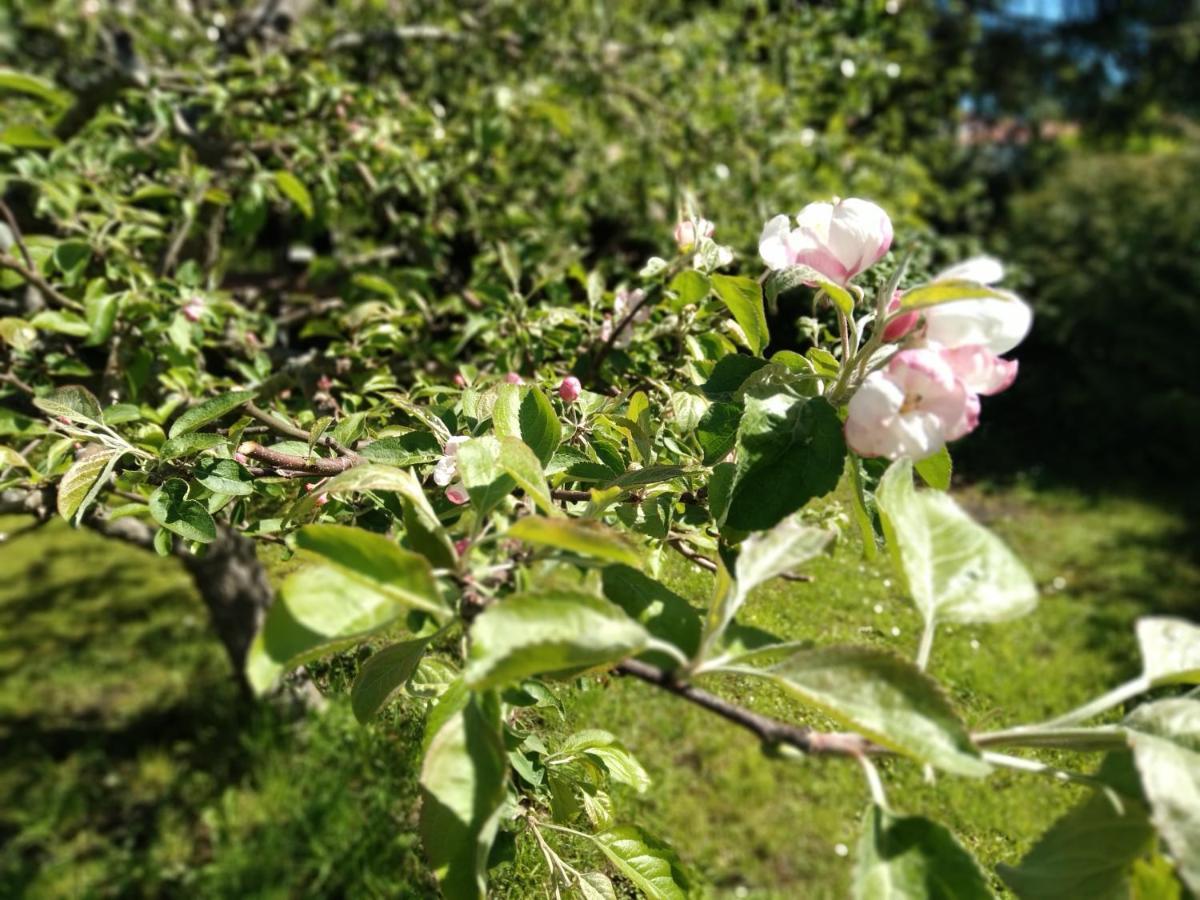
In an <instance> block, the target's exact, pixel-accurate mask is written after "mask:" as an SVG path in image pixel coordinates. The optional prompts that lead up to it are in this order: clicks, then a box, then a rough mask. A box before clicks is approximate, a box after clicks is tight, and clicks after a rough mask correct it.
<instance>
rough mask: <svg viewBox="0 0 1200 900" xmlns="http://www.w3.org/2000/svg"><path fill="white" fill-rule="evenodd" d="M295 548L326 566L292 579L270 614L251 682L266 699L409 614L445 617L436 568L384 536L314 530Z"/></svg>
mask: <svg viewBox="0 0 1200 900" xmlns="http://www.w3.org/2000/svg"><path fill="white" fill-rule="evenodd" d="M295 541H296V546H297V547H298V548H299V549H300V550H302V551H305V552H306V553H308V554H311V555H313V556H316V557H319V562H318V563H316V564H314V565H309V566H306V567H304V568H302V569H300V570H298V571H296V572H294V573H293V574H292V575H290V576H289V577H288V578H287V579H286V580H285V581H284V583H283V586H282V587H281V588H280V591H279V597H278V598H277V599H276V601H275V603H273V604H272V605H271V608H270V609H269V610H267V618H266V622H265V623H264V624H263V628H262V631H261V632H260V633H259V635H258V637H257V638H256V639H255V642H254V645H253V646H252V647H251V649H250V654H249V656H248V659H247V663H246V675H247V678H248V679H249V681H250V683H251V685H252V686H253V687H254V689H255V690H256V691H258V692H259V693H263V692H265V691H266V690H268V689H269V688H270V687H271V686H272V685H273V684H274V682H275V680H276V679H277V678H278V677H279V675H280V674H282V673H283V672H284V671H286V670H287V669H290V668H294V667H295V666H298V665H302V664H303V663H305V662H307V661H309V660H311V659H316V658H317V657H319V656H322V655H324V654H326V653H329V652H332V651H333V650H335V649H338V648H339V647H344V646H347V645H350V644H353V643H357V642H358V641H359V640H361V639H362V638H363V637H366V636H367V635H369V634H372V633H374V632H376V631H379V630H380V629H382V628H385V627H387V626H389V625H391V624H393V623H395V622H396V621H397V620H399V619H400V618H401V617H402V616H404V615H405V614H407V613H408V612H409V610H412V609H417V610H421V611H423V612H428V613H431V614H432V615H433V616H434V617H435V618H445V616H446V614H447V608H446V606H445V604H444V603H443V602H442V599H441V595H440V594H439V593H438V589H437V584H436V582H435V581H434V579H433V572H432V570H431V569H430V566H429V562H428V561H427V560H426V559H425V557H423V556H418V555H417V554H415V553H410V552H409V551H407V550H404V549H402V548H400V547H398V546H396V544H394V543H392V541H390V540H389V539H388V538H386V537H384V536H383V535H381V534H375V533H373V532H370V531H365V530H363V529H361V528H351V527H349V526H346V525H308V526H306V527H304V528H302V529H300V530H299V531H298V532H296V535H295Z"/></svg>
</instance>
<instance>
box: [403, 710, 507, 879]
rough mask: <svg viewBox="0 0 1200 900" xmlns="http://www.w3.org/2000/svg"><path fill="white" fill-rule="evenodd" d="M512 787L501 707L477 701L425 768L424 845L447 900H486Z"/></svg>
mask: <svg viewBox="0 0 1200 900" xmlns="http://www.w3.org/2000/svg"><path fill="white" fill-rule="evenodd" d="M507 781H508V758H507V754H506V753H505V750H504V740H503V737H502V732H501V725H500V704H499V703H498V702H497V701H496V698H495V697H494V696H491V695H484V696H481V695H478V694H476V695H473V696H471V697H470V698H469V699H468V700H467V702H466V704H465V705H464V706H463V707H462V709H461V711H459V712H457V713H456V714H455V715H454V716H453V717H452V718H450V719H449V720H448V721H447V722H446V723H445V724H444V725H443V726H442V727H441V729H440V730H439V731H438V732H437V733H436V734H435V735H434V737H433V740H432V741H430V743H429V749H428V751H427V752H426V754H425V761H424V763H423V764H422V766H421V782H420V783H421V794H422V797H421V820H420V830H421V841H422V843H423V844H424V846H425V854H426V856H427V857H428V858H429V863H430V865H431V866H432V867H433V871H434V874H435V875H436V876H437V879H438V882H439V883H440V885H441V888H442V895H443V896H444V897H446V898H447V900H482V898H483V897H485V896H486V894H487V859H488V853H489V851H490V850H491V847H492V842H493V841H494V840H495V837H496V830H497V827H498V826H499V823H500V814H501V811H502V810H503V808H504V796H505V788H506V784H507Z"/></svg>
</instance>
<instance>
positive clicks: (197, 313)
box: [182, 296, 205, 322]
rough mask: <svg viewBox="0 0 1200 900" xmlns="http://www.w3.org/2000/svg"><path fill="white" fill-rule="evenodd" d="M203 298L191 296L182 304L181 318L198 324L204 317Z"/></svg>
mask: <svg viewBox="0 0 1200 900" xmlns="http://www.w3.org/2000/svg"><path fill="white" fill-rule="evenodd" d="M204 305H205V304H204V298H203V297H197V296H192V297H189V298H188V301H187V302H186V303H185V304H183V310H182V312H183V317H184V318H185V319H187V320H188V321H189V322H199V321H200V320H201V319H202V318H203V317H204Z"/></svg>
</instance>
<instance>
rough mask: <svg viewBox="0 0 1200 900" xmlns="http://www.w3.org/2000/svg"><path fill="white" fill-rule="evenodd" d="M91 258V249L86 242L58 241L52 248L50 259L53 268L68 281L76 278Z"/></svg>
mask: <svg viewBox="0 0 1200 900" xmlns="http://www.w3.org/2000/svg"><path fill="white" fill-rule="evenodd" d="M91 258H92V248H91V247H89V246H88V244H87V242H86V241H59V243H58V244H56V245H55V247H54V253H53V254H51V259H53V260H54V266H55V268H57V269H58V271H60V272H61V273H62V274H63V275H64V276H66V277H67V279H68V280H70V279H72V278H74V277H77V276H78V275H79V274H80V273H81V272H82V271H83V270H84V269H85V268H86V267H87V264H88V261H89V260H91Z"/></svg>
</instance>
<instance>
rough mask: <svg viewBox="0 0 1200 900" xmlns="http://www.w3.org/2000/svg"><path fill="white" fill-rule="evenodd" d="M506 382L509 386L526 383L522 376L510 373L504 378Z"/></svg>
mask: <svg viewBox="0 0 1200 900" xmlns="http://www.w3.org/2000/svg"><path fill="white" fill-rule="evenodd" d="M504 380H505V381H507V382H508V383H509V384H524V383H525V379H524V378H522V377H521V376H520V375H518V374H517V373H516V372H509V373H508V374H507V375H505V376H504Z"/></svg>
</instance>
